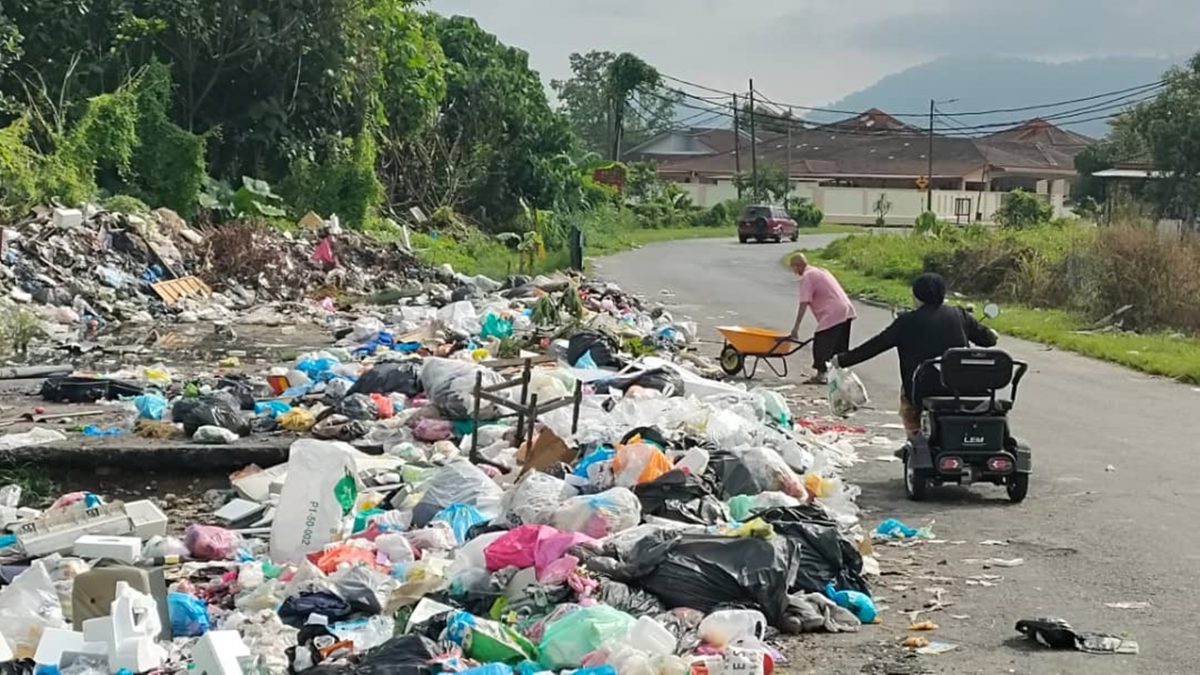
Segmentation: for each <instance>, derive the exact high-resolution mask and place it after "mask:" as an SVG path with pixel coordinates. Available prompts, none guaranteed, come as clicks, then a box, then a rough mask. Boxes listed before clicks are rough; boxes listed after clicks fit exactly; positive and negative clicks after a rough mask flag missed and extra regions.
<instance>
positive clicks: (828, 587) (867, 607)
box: [825, 584, 876, 623]
mask: <svg viewBox="0 0 1200 675" xmlns="http://www.w3.org/2000/svg"><path fill="white" fill-rule="evenodd" d="M825 596H826V597H828V598H829V599H830V600H832V601H834V602H836V603H837V604H838V607H844V608H846V609H848V610H850V611H851V612H853V613H854V616H856V617H858V620H859V621H861V622H863V623H874V621H875V614H876V609H875V601H874V600H872V599H871V596H869V595H867V594H866V593H859V592H858V591H839V590H836V589H835V588H834V587H833V584H825Z"/></svg>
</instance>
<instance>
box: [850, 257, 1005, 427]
mask: <svg viewBox="0 0 1200 675" xmlns="http://www.w3.org/2000/svg"><path fill="white" fill-rule="evenodd" d="M912 291H913V297H914V298H916V301H917V305H918V306H917V309H915V310H913V311H911V312H907V313H905V314H901V315H900V316H898V317H896V320H895V321H892V324H891V325H890V326H888V327H887V328H885V329H884V330H883V332H882V333H880V334H879V335H876V336H875V337H873V338H871V339H870V340H867V341H866V342H864V343H862V344H861V345H859V346H858V347H856V348H854V349H852V350H850V351H848V352H842V353H841V354H838V355H837V356H836V357H834V365H835V366H836V367H839V368H849V367H851V366H856V365H858V364H860V363H862V362H864V361H868V360H870V359H873V358H875V357H876V356H879V355H880V354H882V353H884V352H886V351H887V350H889V349H891V348H893V347H895V348H896V351H897V352H899V355H900V418H901V419H902V420H903V421H904V430H905V431H907V432H908V435H909V436H910V437H911V436H913V435H915V434H917V433H918V432H919V431H920V430H921V405H920V401H918V400H917V399H916V394H915V392H914V387H915V384H914V382H913V376H914V375H915V374H916V372H917V368H918V367H920V365H921V364H922V363H924V362H926V361H928V360H929V359H934V358H937V357H939V356H941V355H942V354H944V353H945V352H946V350H947V349H952V348H954V347H968V346H970V345H971V344H975V345H979V346H980V347H994V346H995V345H996V340H997V336H996V332H995V331H993V330H992V329H990V328H987V327H985V326H983V325H981V324H980V323H979V322H978V321H977V320H976V319H975V317H974V316H972V315H971V313H970V312H968V311H967V310H966V309H963V308H962V307H952V306H949V305H946V304H945V300H946V283H945V282H944V281H943V280H942V277H940V276H938V275H937V274H922V275H921V276H919V277H917V279H916V281H914V282H913V285H912Z"/></svg>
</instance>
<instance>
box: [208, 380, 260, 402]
mask: <svg viewBox="0 0 1200 675" xmlns="http://www.w3.org/2000/svg"><path fill="white" fill-rule="evenodd" d="M217 389H219V390H221V391H227V392H229V393H230V394H233V396H234V398H236V399H237V401H238V405H239V406H240V408H241V409H242V410H254V403H255V400H254V388H253V387H251V386H250V383H249V382H246V381H245V380H240V379H234V378H231V377H222V378H221V379H219V380H217Z"/></svg>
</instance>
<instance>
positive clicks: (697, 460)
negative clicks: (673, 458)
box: [675, 447, 708, 476]
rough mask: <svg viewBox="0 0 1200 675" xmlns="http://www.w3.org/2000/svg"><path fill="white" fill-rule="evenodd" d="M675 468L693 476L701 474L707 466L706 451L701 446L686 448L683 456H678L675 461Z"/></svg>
mask: <svg viewBox="0 0 1200 675" xmlns="http://www.w3.org/2000/svg"><path fill="white" fill-rule="evenodd" d="M675 468H676V469H679V470H680V471H683V472H685V473H690V474H691V475H693V476H703V475H704V471H705V470H706V469H707V468H708V451H707V450H705V449H704V448H701V447H695V448H692V449H691V450H688V451H687V453H686V454H685V455H684V456H683V457H680V458H679V461H678V462H675Z"/></svg>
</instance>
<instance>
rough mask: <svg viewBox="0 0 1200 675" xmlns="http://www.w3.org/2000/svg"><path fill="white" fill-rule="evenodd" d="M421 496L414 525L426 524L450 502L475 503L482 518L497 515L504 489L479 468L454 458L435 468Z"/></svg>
mask: <svg viewBox="0 0 1200 675" xmlns="http://www.w3.org/2000/svg"><path fill="white" fill-rule="evenodd" d="M422 489H423V490H424V495H423V496H422V497H421V501H420V502H418V503H417V505H416V507H415V508H414V509H413V524H414V525H416V526H417V527H424V526H425V525H427V524H428V523H429V522H430V521H431V520H432V519H433V517H434V516H435V515H437V513H438V512H439V511H441V510H442V509H444V508H446V507H447V506H450V505H451V504H467V505H470V506H474V507H475V508H476V509H478V510H479V512H480V513H481V514H483V516H484V517H485V518H488V519H491V518H495V517H496V516H498V515H500V499H501V498H502V497H503V495H504V491H503V490H502V489H501V488H500V486H499V485H497V484H496V482H495V481H493V480H492V479H491V478H489V477H488V475H487V474H486V473H484V472H483V471H481V470H480V469H479V467H477V466H475V465H474V464H472V463H470V462H469V461H467V460H465V459H457V460H455V461H453V462H451V463H449V464H447V465H446V466H444V467H441V468H440V469H438V470H437V471H436V472H435V473H434V474H433V476H432V477H431V478H430V479H429V481H428V482H427V483H425V485H424V486H422Z"/></svg>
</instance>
